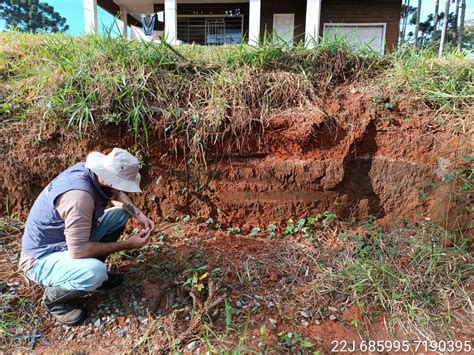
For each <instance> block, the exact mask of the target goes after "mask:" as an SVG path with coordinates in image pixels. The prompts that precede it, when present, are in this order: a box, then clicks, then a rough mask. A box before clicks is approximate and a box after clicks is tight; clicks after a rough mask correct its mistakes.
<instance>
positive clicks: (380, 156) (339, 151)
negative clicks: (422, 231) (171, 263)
mask: <svg viewBox="0 0 474 355" xmlns="http://www.w3.org/2000/svg"><path fill="white" fill-rule="evenodd" d="M339 92H341V90H339ZM344 92H345V95H340V94H339V96H338V97H336V96H334V97H329V98H327V99H326V100H324V101H323V102H325V103H324V104H322V105H321V107H318V108H315V109H314V110H311V111H305V112H291V113H287V114H280V115H277V116H275V117H273V118H272V119H271V120H269V123H268V126H267V127H264V129H263V130H261V132H260V133H258V134H256V135H255V138H254V139H253V140H252V141H248V142H246V144H245V145H242V148H241V149H240V150H239V151H234V152H232V154H226V155H223V154H219V153H218V151H219V147H207V150H206V152H205V154H206V163H205V164H201V165H199V166H197V165H195V164H192V163H191V162H190V161H189V159H188V158H185V157H183V156H182V155H181V154H180V153H179V152H178V154H177V155H175V154H173V152H171V151H170V149H169V147H168V146H167V143H166V142H167V141H166V140H160V139H157V140H155V141H154V138H153V137H154V136H155V137H160V129H159V126H158V128H157V129H156V131H155V132H154V135H151V136H150V137H151V138H150V144H149V146H148V147H146V148H142V149H141V150H138V149H137V151H141V152H142V153H143V155H142V156H143V158H144V163H145V167H144V169H143V180H142V181H143V184H144V191H145V193H144V194H142V195H138V196H137V201H138V203H139V205H140V207H142V208H144V209H146V210H147V211H149V213H151V215H152V216H154V217H157V218H160V217H167V216H172V217H176V216H182V215H186V214H189V215H192V216H196V217H198V218H201V219H202V220H203V221H204V220H206V219H208V218H213V219H214V220H218V221H221V222H223V223H224V224H226V225H229V226H240V227H241V228H242V229H243V230H244V231H245V230H249V229H251V228H252V227H253V226H259V225H260V226H264V225H267V224H268V223H277V224H281V223H285V222H286V220H287V219H288V218H295V217H296V218H297V217H299V216H309V215H315V214H317V213H323V212H324V211H330V212H332V213H336V214H337V215H338V216H340V217H344V218H350V217H357V218H366V217H367V216H368V215H375V216H377V217H378V218H390V217H398V216H401V217H404V218H407V219H408V220H410V219H416V218H420V217H430V218H432V219H434V220H435V221H437V222H439V223H442V224H443V225H445V226H447V227H449V228H455V227H460V228H463V227H465V226H466V225H467V224H468V223H467V222H468V215H466V212H465V209H464V207H463V199H466V198H467V197H466V196H464V195H462V194H458V193H457V192H458V188H457V185H456V184H457V182H456V181H455V180H454V181H450V182H445V181H443V180H445V179H443V178H444V177H445V176H447V175H450V174H452V171H453V170H454V169H455V168H457V167H459V165H460V164H462V163H463V161H462V157H463V155H467V154H469V147H470V144H469V143H468V142H469V140H468V138H467V137H466V135H456V134H453V133H452V132H449V131H448V130H445V129H444V128H443V127H442V126H441V127H436V126H431V125H430V123H431V122H433V117H432V115H433V113H432V111H430V110H425V111H423V109H421V108H419V107H418V108H417V107H416V106H414V105H409V104H407V103H406V104H404V105H399V106H395V107H390V108H386V107H385V108H384V107H383V105H380V104H379V103H378V102H376V101H374V100H373V95H370V94H367V93H363V92H362V91H358V90H357V89H355V88H354V87H347V88H345V91H344ZM13 128H14V129H12V127H10V128H9V129H10V133H9V139H10V140H9V141H8V142H5V145H4V150H5V152H4V156H5V159H3V160H2V163H1V164H2V167H1V170H2V174H3V181H2V195H3V201H2V202H3V203H2V205H3V206H8V209H9V211H15V212H18V213H19V214H20V215H21V216H26V215H27V213H28V209H29V207H30V206H31V204H32V202H33V201H34V199H35V197H36V195H37V194H38V193H39V191H40V190H41V189H42V187H44V186H45V185H46V184H47V183H48V181H49V180H50V179H52V178H53V177H54V176H55V175H56V174H57V173H59V172H60V171H61V170H62V169H64V168H65V167H66V166H68V165H70V164H72V163H74V162H77V161H81V160H84V159H85V156H86V154H87V152H88V151H90V150H102V151H107V150H109V149H111V148H112V147H114V146H122V147H131V146H135V147H137V146H136V145H134V139H133V137H131V136H130V135H129V134H128V133H127V132H125V131H123V130H121V129H120V127H116V126H108V127H98V128H96V129H95V131H94V132H91V136H90V137H85V138H84V139H83V140H80V141H78V140H77V139H74V138H71V135H70V132H61V131H60V130H58V129H55V128H47V129H45V128H44V127H37V126H35V127H32V126H31V125H29V124H28V123H26V122H23V123H16V124H14V127H13ZM5 137H6V136H5ZM38 137H40V138H41V139H39V138H38Z"/></svg>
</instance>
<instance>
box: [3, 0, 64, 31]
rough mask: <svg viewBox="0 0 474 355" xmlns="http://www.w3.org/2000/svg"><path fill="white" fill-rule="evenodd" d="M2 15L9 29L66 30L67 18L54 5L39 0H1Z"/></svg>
mask: <svg viewBox="0 0 474 355" xmlns="http://www.w3.org/2000/svg"><path fill="white" fill-rule="evenodd" d="M0 17H1V18H2V19H4V21H5V23H6V27H7V29H13V28H16V29H18V30H20V31H25V32H33V33H36V32H65V31H67V30H68V29H69V26H68V25H66V19H65V18H64V17H61V15H60V14H59V13H58V12H56V11H54V7H52V6H50V5H48V3H46V2H41V3H40V2H39V1H38V0H0Z"/></svg>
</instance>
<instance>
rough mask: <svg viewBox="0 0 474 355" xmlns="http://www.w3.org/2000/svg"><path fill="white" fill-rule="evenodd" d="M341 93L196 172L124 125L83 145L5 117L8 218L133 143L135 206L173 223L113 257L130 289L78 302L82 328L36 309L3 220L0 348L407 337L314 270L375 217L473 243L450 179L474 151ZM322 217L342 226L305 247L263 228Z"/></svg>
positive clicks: (306, 346)
mask: <svg viewBox="0 0 474 355" xmlns="http://www.w3.org/2000/svg"><path fill="white" fill-rule="evenodd" d="M341 92H342V93H341V94H339V95H338V96H334V97H332V98H331V100H326V102H327V103H326V104H325V105H323V106H322V107H321V108H320V109H319V110H314V111H305V112H289V113H288V114H286V115H285V114H280V115H278V116H275V117H274V118H273V119H272V120H271V121H270V126H269V127H266V129H265V132H264V133H262V134H261V135H259V136H258V137H257V138H256V140H255V141H254V142H250V143H248V144H247V145H246V146H244V147H242V149H241V150H240V151H238V152H235V154H232V155H225V156H222V155H218V154H216V153H215V152H216V151H219V147H213V148H210V149H209V151H208V152H207V156H206V164H205V165H200V166H196V165H194V164H191V163H190V162H189V160H188V158H189V157H187V156H184V155H182V154H181V153H182V152H178V154H173V152H170V151H169V149H168V147H167V145H166V141H163V140H160V142H161V143H160V144H158V143H151V144H150V145H149V146H148V147H142V146H140V145H136V144H135V142H134V141H133V137H131V136H130V135H129V134H127V132H125V131H122V130H121V129H120V127H111V128H110V129H107V130H103V131H102V133H99V132H90V135H89V136H86V137H85V138H84V139H82V140H77V139H75V138H73V137H71V135H70V134H68V132H67V131H63V130H60V129H58V128H55V127H52V126H50V125H49V124H46V123H45V124H44V125H43V124H42V125H38V126H31V124H30V123H25V122H20V123H18V122H17V123H11V124H10V125H9V127H8V130H9V134H8V138H7V136H6V135H3V133H2V136H3V138H2V142H1V143H2V146H3V148H1V149H2V154H3V155H4V159H2V162H1V163H0V170H1V171H2V196H1V200H2V201H0V202H1V205H2V206H3V208H4V210H3V214H4V215H6V216H9V215H11V214H12V213H13V211H15V212H16V214H17V216H18V217H20V218H25V217H26V216H27V214H28V211H29V207H30V206H31V204H32V202H33V201H34V198H35V197H36V196H37V194H38V193H39V191H41V189H42V188H43V187H44V186H45V185H46V184H47V183H48V182H49V180H51V179H52V178H53V177H54V176H55V175H56V174H57V173H59V172H60V171H61V170H63V169H64V168H65V167H66V166H68V165H70V164H72V163H74V162H78V161H83V160H84V158H85V156H86V155H87V153H88V152H89V151H91V150H100V151H104V152H107V151H109V150H110V149H111V148H112V147H114V146H122V147H135V149H134V153H135V154H137V156H139V157H141V158H142V159H143V162H144V167H143V170H142V171H143V174H142V175H143V180H142V181H143V186H144V193H143V194H141V195H137V196H136V197H135V198H134V200H135V201H136V202H137V205H138V206H139V207H140V208H142V209H143V210H144V211H145V212H146V213H148V214H150V216H151V217H153V218H154V219H155V220H156V221H157V222H158V224H159V228H167V229H166V231H164V232H162V233H157V235H156V236H155V237H154V241H153V242H152V243H150V245H149V246H148V247H147V248H146V249H145V250H143V251H138V252H135V251H133V252H124V253H118V254H117V255H115V256H113V257H112V258H111V259H110V260H109V266H110V268H111V269H113V270H119V271H120V272H123V273H124V274H125V275H126V282H125V284H124V285H123V286H121V287H120V288H118V289H117V290H113V291H110V292H97V293H94V294H92V295H90V296H89V297H87V300H86V301H87V309H88V312H89V314H90V317H89V318H88V320H87V321H86V323H85V325H82V326H79V327H65V326H61V325H59V324H58V323H56V322H55V321H54V320H52V318H51V317H49V316H48V315H47V314H46V313H45V312H44V310H43V308H42V306H41V304H40V302H39V301H40V298H41V288H40V287H38V286H35V285H33V284H32V283H31V282H29V281H28V280H27V279H26V278H25V277H24V276H22V274H21V273H19V272H18V271H17V269H16V263H17V260H18V257H19V241H20V237H21V228H20V227H18V228H13V229H12V228H11V226H10V227H7V226H5V227H4V228H3V229H4V230H5V231H4V232H3V234H2V237H1V238H2V249H3V250H2V260H1V265H2V280H1V288H2V291H1V293H2V297H3V299H4V300H6V299H8V305H9V306H8V309H9V312H12V309H13V310H15V311H13V312H17V314H18V315H21V317H20V319H21V320H20V321H18V323H17V324H16V325H14V326H12V327H10V328H8V329H9V331H12V332H13V334H14V335H13V337H10V338H8V343H7V342H5V344H7V345H5V346H6V347H5V348H4V349H3V350H5V351H6V352H12V351H15V350H16V351H19V352H25V351H27V348H28V339H20V338H17V337H18V336H22V335H25V336H26V335H31V334H34V332H35V331H37V332H39V333H40V334H41V335H40V336H39V337H38V338H37V339H36V341H35V343H34V351H35V352H36V353H51V352H53V353H56V352H58V353H60V352H65V351H67V352H71V353H81V354H82V353H99V354H100V353H104V354H105V353H121V352H124V351H126V352H143V351H148V352H153V353H168V352H172V351H179V352H185V353H186V352H187V353H196V352H198V351H199V352H201V353H203V352H206V351H216V349H218V352H225V351H230V350H232V349H234V350H235V349H239V351H241V352H244V353H245V352H249V351H257V352H258V351H260V352H265V351H268V352H271V351H273V352H277V353H279V352H289V353H291V352H300V353H306V352H313V351H320V352H321V353H329V352H331V349H332V348H333V346H334V343H333V342H334V341H338V340H340V341H342V340H345V341H348V342H349V341H356V342H360V341H362V340H369V339H370V340H389V339H405V337H408V336H410V335H413V334H411V333H410V331H409V329H403V327H400V326H398V327H395V328H393V329H387V326H386V325H387V322H388V319H389V318H390V316H391V315H389V314H386V313H384V312H383V311H381V310H380V309H373V310H372V312H370V314H368V313H367V309H365V310H364V311H361V307H360V305H358V304H357V303H355V302H353V301H350V300H349V299H341V298H340V297H339V296H337V295H338V293H337V292H335V293H334V294H333V293H328V294H331V295H332V296H331V298H330V301H328V300H327V299H324V298H318V297H319V296H317V295H316V294H314V295H312V294H311V292H310V293H308V292H307V291H308V290H310V289H311V288H318V285H319V284H318V278H317V275H318V273H319V272H320V270H319V269H318V265H322V264H321V263H323V264H326V263H327V264H330V265H333V264H334V267H336V265H338V264H337V263H338V260H339V258H341V257H342V256H341V255H342V254H343V250H345V249H344V245H345V244H346V242H344V241H342V240H341V239H340V238H338V236H339V235H340V234H341V233H346V234H347V233H349V234H350V233H352V234H354V235H356V234H357V232H354V231H357V230H358V228H359V229H360V228H361V227H360V223H361V222H364V221H366V220H367V219H368V218H370V216H374V217H375V219H376V220H377V222H376V223H377V225H379V226H380V227H381V228H384V229H385V230H390V229H391V228H392V226H394V225H398V224H400V223H404V224H415V223H416V222H417V221H419V220H423V221H427V220H428V221H431V222H433V223H435V222H436V223H438V224H441V225H442V226H443V227H445V228H446V229H447V230H449V231H452V232H453V233H454V234H455V235H459V234H460V233H461V234H463V235H466V236H469V235H470V233H472V229H469V221H470V218H471V215H470V214H469V212H468V211H466V208H465V204H466V203H467V201H468V200H469V198H470V195H466V194H463V193H461V192H459V191H460V190H459V186H458V184H459V183H458V181H452V180H450V179H446V178H445V177H446V176H448V175H450V174H451V173H452V171H453V170H455V169H458V168H459V167H462V164H464V160H463V157H464V156H465V155H469V154H470V153H471V150H472V144H471V143H472V142H471V143H470V140H469V138H468V137H466V135H460V134H456V133H453V132H452V131H449V130H447V129H444V128H442V127H439V126H436V125H434V124H433V122H434V119H433V118H434V114H433V113H432V111H430V110H429V109H428V108H426V107H423V106H419V105H418V106H417V105H414V104H412V103H411V104H410V103H404V104H403V103H402V104H399V105H397V106H395V107H392V106H390V107H389V106H388V105H385V106H384V105H381V102H382V103H383V102H384V100H385V98H383V97H382V98H381V99H377V100H374V99H373V97H374V94H373V93H367V92H364V91H363V90H362V89H361V88H357V87H347V88H344V90H342V91H341ZM387 107H389V108H387ZM155 134H156V136H157V138H158V137H160V134H161V133H160V131H159V130H157V131H156V132H155ZM38 136H40V138H41V139H40V142H39V143H38V140H37V139H36V137H38ZM156 141H159V140H158V139H157V140H156ZM163 142H164V143H163ZM325 213H326V214H325ZM316 214H321V215H322V216H323V217H321V220H323V221H328V223H330V222H331V217H329V216H330V215H331V214H334V215H337V217H338V219H339V220H340V221H341V223H343V225H344V226H345V227H342V226H341V225H339V224H328V225H324V228H323V229H321V230H318V231H317V233H316V236H315V237H314V238H306V237H305V238H302V237H301V235H300V234H295V235H290V236H286V237H283V236H282V237H279V235H277V236H276V237H274V236H273V235H272V234H271V233H272V232H273V231H274V230H275V231H276V232H273V233H274V234H279V232H278V231H282V230H285V228H288V226H289V225H290V224H291V222H289V221H288V220H289V219H290V218H292V219H294V221H298V220H299V219H300V218H307V217H309V216H315V215H316ZM358 223H359V224H358ZM271 226H274V227H271ZM131 228H132V226H131V227H130V229H129V230H128V232H129V233H130V232H131ZM314 240H316V241H317V243H315V241H314ZM341 248H342V249H341ZM311 260H312V261H311ZM333 291H334V290H332V291H331V292H333ZM471 291H472V290H471ZM308 295H312V296H311V297H309V296H308ZM3 302H7V301H3ZM5 304H6V303H4V305H3V306H4V307H6V306H5ZM5 309H7V308H5ZM5 317H6V318H8V315H7V314H6V315H5ZM8 319H9V318H8ZM460 324H464V326H460ZM466 324H468V325H469V324H470V327H469V326H465V325H466ZM454 328H455V334H456V338H457V339H460V340H462V339H466V340H470V339H472V334H473V333H472V330H473V328H472V322H471V323H469V322H467V323H462V322H461V321H460V320H458V323H457V325H454ZM5 339H6V338H5ZM216 344H217V345H216Z"/></svg>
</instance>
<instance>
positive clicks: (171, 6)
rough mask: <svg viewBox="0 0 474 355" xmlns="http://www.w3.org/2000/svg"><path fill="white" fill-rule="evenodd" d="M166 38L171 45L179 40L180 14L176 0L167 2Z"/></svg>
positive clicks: (166, 0) (167, 0)
mask: <svg viewBox="0 0 474 355" xmlns="http://www.w3.org/2000/svg"><path fill="white" fill-rule="evenodd" d="M165 36H166V40H167V41H168V43H169V44H175V43H177V40H178V12H177V6H176V0H165Z"/></svg>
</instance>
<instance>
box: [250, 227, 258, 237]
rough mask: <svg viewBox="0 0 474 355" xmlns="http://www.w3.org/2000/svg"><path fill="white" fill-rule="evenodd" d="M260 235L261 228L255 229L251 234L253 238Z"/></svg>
mask: <svg viewBox="0 0 474 355" xmlns="http://www.w3.org/2000/svg"><path fill="white" fill-rule="evenodd" d="M258 233H260V227H253V228H252V231H251V232H250V236H251V237H256V236H257V235H258Z"/></svg>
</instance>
